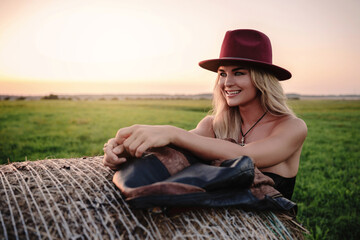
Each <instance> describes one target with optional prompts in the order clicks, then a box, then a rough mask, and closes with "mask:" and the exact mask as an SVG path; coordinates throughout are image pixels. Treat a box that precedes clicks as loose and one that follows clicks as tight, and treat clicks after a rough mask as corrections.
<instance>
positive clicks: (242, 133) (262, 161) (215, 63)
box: [103, 29, 307, 199]
mask: <svg viewBox="0 0 360 240" xmlns="http://www.w3.org/2000/svg"><path fill="white" fill-rule="evenodd" d="M199 65H200V66H201V67H203V68H205V69H207V70H210V71H213V72H216V73H217V79H216V83H215V87H214V96H213V112H212V115H209V116H206V117H205V118H204V119H202V120H201V121H200V122H199V123H198V125H197V127H196V128H195V129H193V130H191V131H186V130H183V129H180V128H177V127H174V126H168V125H166V126H149V125H133V126H130V127H125V128H122V129H120V130H119V131H118V132H117V134H116V137H115V138H112V139H110V140H109V141H108V142H107V143H106V144H105V147H104V152H105V156H104V160H103V163H104V165H106V166H108V167H110V168H112V169H116V168H118V167H119V165H121V164H122V163H124V162H125V161H126V158H124V157H121V158H119V157H118V155H119V154H120V153H122V152H124V151H126V152H128V153H129V154H130V155H132V156H135V157H140V156H142V154H143V153H144V152H145V151H146V150H148V149H149V148H152V147H162V146H166V145H168V144H173V145H175V146H178V147H180V148H183V149H186V150H188V151H190V152H191V153H193V154H194V155H196V156H198V157H199V158H201V159H204V160H209V161H210V160H224V159H232V158H236V157H238V156H245V155H246V156H249V157H251V158H252V160H253V162H254V164H255V165H256V166H257V167H258V168H259V169H260V171H261V172H263V173H264V174H265V175H268V176H269V177H271V178H272V179H273V180H274V182H275V188H276V189H277V190H278V191H279V192H281V193H282V194H283V195H284V196H285V197H286V198H288V199H291V196H292V193H293V189H294V186H295V178H296V175H297V172H298V168H299V161H300V154H301V149H302V146H303V142H304V140H305V138H306V135H307V127H306V124H305V123H304V121H303V120H301V119H299V118H297V117H296V116H295V115H294V113H293V112H292V111H291V110H290V109H289V108H288V107H287V105H286V98H285V95H284V93H283V90H282V87H281V85H280V83H279V81H282V80H287V79H289V78H291V73H290V72H289V71H287V70H285V69H283V68H281V67H278V66H276V65H273V64H272V50H271V44H270V40H269V38H268V37H267V36H266V35H265V34H263V33H261V32H259V31H255V30H249V29H239V30H234V31H228V32H227V33H226V35H225V38H224V41H223V44H222V47H221V51H220V57H219V58H217V59H210V60H205V61H202V62H200V63H199ZM228 138H231V139H234V140H235V142H236V143H234V142H230V141H225V140H224V139H228Z"/></svg>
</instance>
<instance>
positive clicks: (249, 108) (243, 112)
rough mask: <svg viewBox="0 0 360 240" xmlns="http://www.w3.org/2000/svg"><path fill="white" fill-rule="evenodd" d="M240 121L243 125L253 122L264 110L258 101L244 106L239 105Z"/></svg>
mask: <svg viewBox="0 0 360 240" xmlns="http://www.w3.org/2000/svg"><path fill="white" fill-rule="evenodd" d="M239 111H240V116H241V121H242V124H243V126H248V125H252V124H254V122H256V121H257V120H258V119H259V117H261V116H262V115H263V114H264V112H265V111H266V110H265V109H264V108H263V107H262V106H261V104H260V101H254V102H253V103H252V104H247V105H246V106H239Z"/></svg>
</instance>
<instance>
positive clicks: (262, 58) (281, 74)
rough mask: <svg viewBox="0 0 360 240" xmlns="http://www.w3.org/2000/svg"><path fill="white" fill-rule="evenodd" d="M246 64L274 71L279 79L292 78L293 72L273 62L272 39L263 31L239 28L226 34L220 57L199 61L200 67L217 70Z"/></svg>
mask: <svg viewBox="0 0 360 240" xmlns="http://www.w3.org/2000/svg"><path fill="white" fill-rule="evenodd" d="M240 64H241V65H245V66H250V67H255V68H259V69H262V70H264V71H267V72H270V73H272V74H273V75H274V76H275V77H277V78H278V79H279V80H287V79H289V78H291V73H290V72H289V71H288V70H286V69H284V68H281V67H278V66H276V65H273V64H272V50H271V43H270V39H269V38H268V37H267V36H266V35H265V34H263V33H262V32H259V31H256V30H251V29H238V30H233V31H228V32H226V34H225V38H224V41H223V43H222V46H221V51H220V58H218V59H209V60H204V61H201V62H199V65H200V67H202V68H205V69H207V70H210V71H213V72H217V71H218V68H219V67H220V66H225V65H240Z"/></svg>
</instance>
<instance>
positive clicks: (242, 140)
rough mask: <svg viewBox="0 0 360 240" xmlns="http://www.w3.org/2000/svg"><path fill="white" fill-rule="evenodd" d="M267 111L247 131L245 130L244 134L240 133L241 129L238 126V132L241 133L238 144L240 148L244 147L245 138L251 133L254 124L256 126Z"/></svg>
mask: <svg viewBox="0 0 360 240" xmlns="http://www.w3.org/2000/svg"><path fill="white" fill-rule="evenodd" d="M266 113H267V111H265V113H264V114H263V115H262V116H261V117H260V118H259V119H258V120H257V121H256V122H255V123H254V125H252V126H251V128H250V129H249V130H247V132H246V133H245V134H244V133H243V131H242V127H241V125H240V132H241V143H240V146H245V136H246V135H247V134H248V133H249V132H250V131H251V129H253V128H254V127H255V126H256V124H258V123H259V122H260V121H261V119H263V118H264V117H265V115H266Z"/></svg>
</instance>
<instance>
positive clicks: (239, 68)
mask: <svg viewBox="0 0 360 240" xmlns="http://www.w3.org/2000/svg"><path fill="white" fill-rule="evenodd" d="M237 70H245V68H243V67H238V68H234V69H233V70H231V71H232V72H235V71H237Z"/></svg>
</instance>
